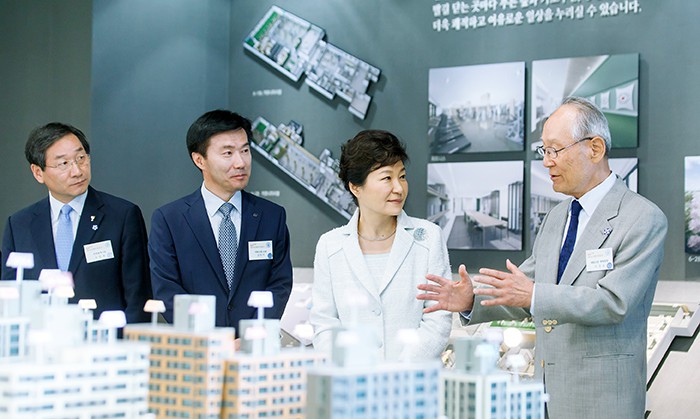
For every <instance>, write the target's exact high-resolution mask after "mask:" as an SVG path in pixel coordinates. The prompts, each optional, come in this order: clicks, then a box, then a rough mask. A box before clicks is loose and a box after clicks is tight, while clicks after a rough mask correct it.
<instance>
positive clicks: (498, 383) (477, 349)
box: [441, 337, 546, 419]
mask: <svg viewBox="0 0 700 419" xmlns="http://www.w3.org/2000/svg"><path fill="white" fill-rule="evenodd" d="M453 347H454V351H455V366H454V369H445V370H443V371H442V381H443V389H444V391H443V397H442V401H441V404H442V408H443V414H444V415H445V416H447V417H449V418H451V419H544V404H545V400H546V395H545V394H544V385H543V384H542V383H541V382H536V381H529V382H526V381H520V380H518V378H517V375H516V376H514V377H511V375H510V374H508V373H506V372H504V371H502V370H500V369H498V367H497V365H496V361H497V359H498V350H497V349H496V347H495V346H494V345H493V344H491V343H487V342H486V341H484V340H482V339H480V338H474V337H462V338H458V339H456V340H455V341H454V342H453Z"/></svg>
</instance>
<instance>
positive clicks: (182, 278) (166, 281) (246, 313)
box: [148, 189, 292, 330]
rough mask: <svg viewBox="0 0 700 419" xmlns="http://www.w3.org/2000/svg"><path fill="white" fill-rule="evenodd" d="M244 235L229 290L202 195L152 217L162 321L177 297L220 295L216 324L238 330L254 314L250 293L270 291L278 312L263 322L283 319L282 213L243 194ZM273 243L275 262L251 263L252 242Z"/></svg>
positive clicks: (286, 268)
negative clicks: (249, 255) (249, 301)
mask: <svg viewBox="0 0 700 419" xmlns="http://www.w3.org/2000/svg"><path fill="white" fill-rule="evenodd" d="M242 194H243V197H242V206H243V208H242V211H243V212H242V214H241V234H240V237H241V238H240V240H239V244H238V253H237V258H236V272H235V277H234V284H233V287H232V290H231V292H229V291H228V285H227V284H226V277H225V275H224V268H223V265H222V263H221V257H220V256H219V249H218V248H217V246H216V240H215V238H214V233H213V232H212V228H211V223H210V222H209V217H208V215H207V213H206V208H205V206H204V199H203V198H202V193H201V192H200V190H199V189H198V190H196V191H195V192H194V193H193V194H191V195H188V196H186V197H184V198H181V199H178V200H177V201H174V202H171V203H169V204H167V205H165V206H163V207H161V208H158V209H157V210H156V211H155V212H154V213H153V218H152V219H151V235H150V239H149V243H148V251H149V254H150V257H151V281H152V284H153V294H154V296H155V298H157V299H159V300H163V301H164V302H165V307H166V310H167V311H166V312H165V314H164V317H165V319H166V320H168V321H169V322H172V319H173V312H172V309H173V297H174V296H175V295H177V294H199V295H214V296H216V325H217V326H226V327H235V328H236V330H238V322H239V321H240V320H241V319H251V318H254V317H255V315H256V311H255V309H254V308H253V307H249V306H248V304H247V303H248V297H249V296H250V293H251V292H252V291H271V292H272V294H273V298H274V304H275V305H274V307H273V308H269V309H266V310H265V317H268V318H276V319H279V318H280V317H282V313H283V312H284V307H285V306H286V304H287V300H288V299H289V294H290V293H291V290H292V262H291V259H290V256H289V231H288V230H287V224H286V217H287V216H286V213H285V211H284V208H282V207H280V206H279V205H276V204H273V203H272V202H270V201H267V200H265V199H262V198H258V197H256V196H253V195H251V194H249V193H246V192H245V191H243V192H242ZM263 240H265V241H266V240H271V241H272V246H273V259H271V260H249V257H248V243H250V242H253V241H263Z"/></svg>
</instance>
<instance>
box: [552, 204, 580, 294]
mask: <svg viewBox="0 0 700 419" xmlns="http://www.w3.org/2000/svg"><path fill="white" fill-rule="evenodd" d="M580 213H581V204H580V203H579V202H578V201H577V200H573V201H572V202H571V220H570V221H569V229H568V230H567V231H566V238H565V239H564V245H563V246H562V248H561V253H559V271H558V272H557V284H558V283H559V281H560V280H561V276H562V274H563V273H564V269H566V264H567V263H568V262H569V258H570V257H571V253H572V252H573V251H574V244H576V230H577V229H578V215H579V214H580Z"/></svg>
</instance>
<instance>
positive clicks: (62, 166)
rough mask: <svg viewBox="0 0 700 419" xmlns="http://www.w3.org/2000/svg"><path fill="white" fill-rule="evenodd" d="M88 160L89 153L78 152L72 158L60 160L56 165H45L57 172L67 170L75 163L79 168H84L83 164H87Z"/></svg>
mask: <svg viewBox="0 0 700 419" xmlns="http://www.w3.org/2000/svg"><path fill="white" fill-rule="evenodd" d="M89 161H90V155H89V154H78V155H77V156H75V158H74V159H72V160H64V161H62V162H60V163H58V164H56V165H53V166H50V165H48V164H47V165H46V167H50V168H52V169H56V170H58V171H59V172H67V171H68V170H70V168H71V167H72V166H73V164H75V165H76V166H78V167H79V168H81V169H83V168H85V166H87V164H88V162H89Z"/></svg>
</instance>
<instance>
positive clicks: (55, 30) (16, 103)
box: [0, 0, 92, 229]
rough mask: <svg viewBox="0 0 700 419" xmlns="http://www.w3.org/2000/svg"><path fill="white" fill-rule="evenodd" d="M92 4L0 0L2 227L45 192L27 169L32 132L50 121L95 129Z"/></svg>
mask: <svg viewBox="0 0 700 419" xmlns="http://www.w3.org/2000/svg"><path fill="white" fill-rule="evenodd" d="M91 22H92V2H91V1H89V0H67V1H63V2H47V1H43V0H0V28H1V29H0V34H2V36H0V92H2V93H1V94H0V132H2V134H0V135H1V137H0V138H1V141H2V146H1V150H2V152H0V156H1V157H2V158H1V160H2V161H1V162H0V193H1V194H2V199H0V223H1V224H0V229H2V228H4V226H5V220H7V217H8V216H9V215H10V214H12V213H14V212H15V211H17V210H19V209H21V208H23V207H25V206H27V205H29V204H30V203H33V202H35V201H37V200H38V199H40V198H42V197H45V196H46V188H44V187H43V186H42V185H39V184H38V183H37V182H36V181H35V180H34V178H33V177H32V175H31V173H30V171H29V164H28V163H27V161H26V160H25V158H24V143H25V141H26V140H27V135H28V134H29V131H30V130H31V129H32V128H34V127H36V126H37V125H41V124H44V123H47V122H50V121H54V120H59V121H64V122H68V123H71V124H73V125H76V126H78V127H80V128H82V129H83V130H84V131H85V132H86V134H88V135H89V134H90V60H91V56H90V50H91V47H92V43H91V32H92V25H91Z"/></svg>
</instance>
